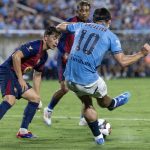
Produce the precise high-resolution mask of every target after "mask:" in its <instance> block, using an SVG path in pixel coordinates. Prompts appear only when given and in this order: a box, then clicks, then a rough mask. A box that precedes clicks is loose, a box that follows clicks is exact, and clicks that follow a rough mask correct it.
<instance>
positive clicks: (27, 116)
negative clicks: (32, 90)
mask: <svg viewBox="0 0 150 150" xmlns="http://www.w3.org/2000/svg"><path fill="white" fill-rule="evenodd" d="M38 105H39V104H38V103H35V102H28V105H27V106H26V108H25V110H24V114H23V115H24V116H23V120H22V124H21V128H25V129H28V126H29V123H30V122H31V121H32V119H33V117H34V115H35V113H36V109H37V108H38Z"/></svg>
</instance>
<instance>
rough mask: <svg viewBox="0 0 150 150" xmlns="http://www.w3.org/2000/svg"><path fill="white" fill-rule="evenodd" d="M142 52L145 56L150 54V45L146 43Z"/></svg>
mask: <svg viewBox="0 0 150 150" xmlns="http://www.w3.org/2000/svg"><path fill="white" fill-rule="evenodd" d="M141 52H142V53H143V55H144V56H147V55H148V54H149V53H150V45H149V44H148V43H145V44H144V46H143V47H142V49H141Z"/></svg>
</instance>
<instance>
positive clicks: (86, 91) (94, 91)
mask: <svg viewBox="0 0 150 150" xmlns="http://www.w3.org/2000/svg"><path fill="white" fill-rule="evenodd" d="M67 86H68V88H69V89H70V90H72V91H73V92H75V93H76V94H77V96H79V97H80V96H83V95H89V96H92V97H95V98H102V97H104V96H105V95H107V86H106V83H105V81H104V80H103V79H102V78H101V77H99V79H98V80H97V81H95V82H94V83H91V84H88V85H79V84H76V83H73V82H71V81H67Z"/></svg>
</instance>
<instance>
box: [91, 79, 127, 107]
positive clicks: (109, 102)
mask: <svg viewBox="0 0 150 150" xmlns="http://www.w3.org/2000/svg"><path fill="white" fill-rule="evenodd" d="M93 88H95V89H96V90H95V91H94V94H93V96H94V97H95V98H96V99H97V102H98V104H99V106H101V107H104V108H108V109H109V110H114V109H115V108H117V107H119V106H122V105H124V104H126V103H127V102H128V100H129V98H130V93H129V92H124V93H122V94H120V95H118V96H117V97H115V98H110V97H109V96H108V95H107V86H106V84H105V82H104V80H103V79H102V78H99V79H98V80H97V82H96V83H95V86H94V87H93Z"/></svg>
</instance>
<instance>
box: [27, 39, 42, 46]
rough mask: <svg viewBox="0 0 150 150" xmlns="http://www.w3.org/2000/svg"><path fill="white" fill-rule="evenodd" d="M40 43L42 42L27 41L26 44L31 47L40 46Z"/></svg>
mask: <svg viewBox="0 0 150 150" xmlns="http://www.w3.org/2000/svg"><path fill="white" fill-rule="evenodd" d="M41 42H42V41H41V40H34V41H29V42H28V43H26V44H27V45H32V46H40V44H41Z"/></svg>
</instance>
